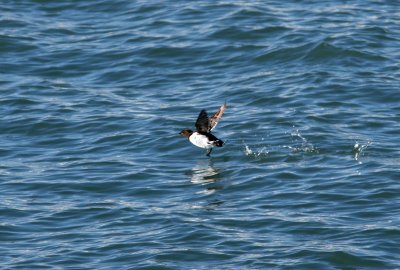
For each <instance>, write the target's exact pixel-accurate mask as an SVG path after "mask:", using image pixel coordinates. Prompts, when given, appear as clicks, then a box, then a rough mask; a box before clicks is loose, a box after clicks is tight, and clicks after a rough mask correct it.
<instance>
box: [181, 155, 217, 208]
mask: <svg viewBox="0 0 400 270" xmlns="http://www.w3.org/2000/svg"><path fill="white" fill-rule="evenodd" d="M222 172H223V170H222V169H221V168H217V167H216V166H214V164H213V162H212V160H211V159H208V160H200V161H198V162H197V163H196V165H195V166H194V167H193V168H192V169H191V170H190V171H188V172H187V175H188V176H189V177H190V182H192V183H193V184H196V185H204V186H205V189H203V190H200V191H198V192H197V193H198V194H205V195H215V193H216V192H217V191H219V190H222V189H223V185H221V183H219V182H220V181H221V180H222ZM221 204H223V201H221V200H219V199H215V198H214V199H213V200H212V201H209V202H207V203H206V205H203V206H202V208H205V209H209V210H210V209H215V208H218V207H219V206H220V205H221Z"/></svg>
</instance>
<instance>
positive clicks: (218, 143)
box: [214, 140, 224, 147]
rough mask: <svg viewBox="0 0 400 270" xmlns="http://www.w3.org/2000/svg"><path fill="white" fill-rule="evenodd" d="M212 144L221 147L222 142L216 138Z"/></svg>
mask: <svg viewBox="0 0 400 270" xmlns="http://www.w3.org/2000/svg"><path fill="white" fill-rule="evenodd" d="M214 144H215V146H217V147H222V146H223V145H224V142H223V141H221V140H216V141H214Z"/></svg>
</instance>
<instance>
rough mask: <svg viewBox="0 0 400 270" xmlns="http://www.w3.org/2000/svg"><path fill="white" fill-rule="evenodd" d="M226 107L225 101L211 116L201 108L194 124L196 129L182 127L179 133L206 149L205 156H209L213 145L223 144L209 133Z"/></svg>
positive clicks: (219, 145) (220, 145)
mask: <svg viewBox="0 0 400 270" xmlns="http://www.w3.org/2000/svg"><path fill="white" fill-rule="evenodd" d="M226 107H227V106H226V102H225V103H224V104H223V105H222V106H221V107H220V108H219V110H218V111H217V112H216V113H215V114H214V115H213V116H212V117H211V118H209V117H208V115H207V111H206V110H204V109H203V110H201V111H200V113H199V116H198V117H197V120H196V124H195V127H196V131H192V130H190V129H184V130H182V131H181V132H180V133H179V134H180V135H182V136H183V137H186V138H188V139H189V141H190V142H191V143H192V144H194V145H196V146H197V147H200V148H205V149H207V153H206V156H208V157H209V156H210V154H211V151H212V149H213V147H222V146H223V145H224V142H223V141H222V140H220V139H218V138H217V137H215V136H214V135H213V134H211V131H212V130H213V129H214V128H215V127H216V126H217V124H218V121H219V120H220V119H221V117H222V115H223V114H224V112H225V109H226Z"/></svg>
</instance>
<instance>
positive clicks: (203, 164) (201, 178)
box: [190, 159, 221, 184]
mask: <svg viewBox="0 0 400 270" xmlns="http://www.w3.org/2000/svg"><path fill="white" fill-rule="evenodd" d="M220 175H221V169H219V168H216V167H215V166H214V164H213V162H212V161H211V159H209V160H200V161H198V162H197V164H196V165H195V166H194V167H193V169H192V170H191V172H190V177H191V180H190V181H191V182H192V183H193V184H210V183H215V182H217V181H219V180H221V177H220Z"/></svg>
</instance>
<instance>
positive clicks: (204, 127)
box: [195, 103, 226, 133]
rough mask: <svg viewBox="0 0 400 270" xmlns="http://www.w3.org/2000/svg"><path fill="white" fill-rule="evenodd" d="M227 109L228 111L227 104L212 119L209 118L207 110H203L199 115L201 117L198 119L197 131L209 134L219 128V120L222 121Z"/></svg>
mask: <svg viewBox="0 0 400 270" xmlns="http://www.w3.org/2000/svg"><path fill="white" fill-rule="evenodd" d="M225 109H226V103H224V105H222V106H221V107H220V108H219V110H218V111H217V112H216V113H215V114H214V115H213V116H212V117H211V118H208V115H207V112H206V110H202V111H201V112H200V113H199V116H198V117H197V121H196V125H195V126H196V130H197V131H200V132H207V133H209V132H210V131H211V130H213V129H214V128H215V127H216V126H217V124H218V121H219V119H221V117H222V115H223V114H224V112H225Z"/></svg>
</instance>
